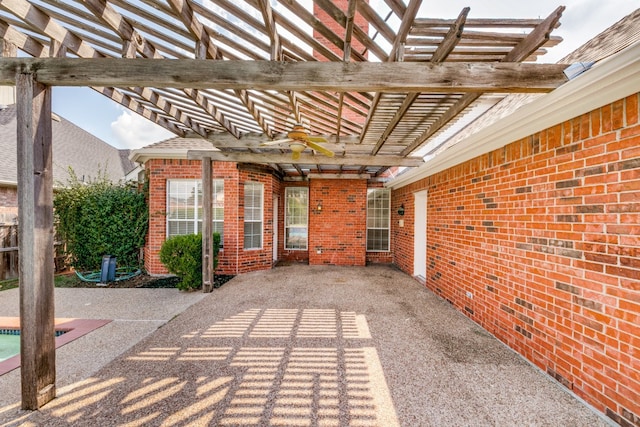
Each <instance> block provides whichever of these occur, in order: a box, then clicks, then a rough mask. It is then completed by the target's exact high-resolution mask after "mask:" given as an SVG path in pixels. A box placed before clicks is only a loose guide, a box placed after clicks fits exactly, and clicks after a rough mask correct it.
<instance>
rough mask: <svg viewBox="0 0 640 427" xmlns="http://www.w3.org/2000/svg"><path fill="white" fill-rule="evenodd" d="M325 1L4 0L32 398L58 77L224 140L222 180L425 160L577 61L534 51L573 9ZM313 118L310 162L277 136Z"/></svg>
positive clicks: (48, 382) (41, 389)
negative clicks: (554, 59) (500, 10)
mask: <svg viewBox="0 0 640 427" xmlns="http://www.w3.org/2000/svg"><path fill="white" fill-rule="evenodd" d="M307 3H309V4H307ZM310 3H311V2H303V1H295V0H289V1H280V2H278V3H277V5H275V6H274V3H273V2H271V1H269V0H245V1H229V0H202V1H195V0H134V1H125V0H64V1H60V0H0V42H2V58H0V85H16V86H17V101H18V113H17V114H18V117H17V120H18V153H19V156H18V161H19V163H20V164H19V171H20V172H19V177H18V186H19V206H20V217H19V221H20V283H21V286H20V292H21V324H22V344H23V345H22V353H21V354H22V356H21V357H22V369H21V370H22V379H23V383H22V399H23V401H22V406H23V408H25V409H37V408H39V407H40V406H42V405H43V404H45V403H46V402H48V401H49V400H51V399H52V398H53V397H55V356H54V347H55V346H54V327H53V324H54V323H53V322H54V313H53V265H52V263H50V262H49V260H51V259H53V233H52V230H53V211H52V184H53V182H52V177H51V119H50V118H51V91H50V88H51V87H52V86H84V87H91V88H93V89H94V90H96V91H98V92H100V93H102V94H103V95H105V96H107V97H108V98H111V99H112V100H113V101H115V102H117V103H119V104H121V105H123V106H124V107H126V108H128V109H130V110H132V111H135V112H137V113H138V114H140V115H142V116H144V117H146V118H147V119H149V120H151V121H153V122H154V123H156V124H158V125H160V126H162V127H164V128H166V129H167V130H169V131H171V132H173V133H174V134H175V135H177V136H181V137H190V136H195V137H198V138H204V139H206V140H209V141H210V142H211V149H210V150H205V151H198V152H191V153H190V157H191V158H194V159H202V160H203V162H202V164H203V182H205V183H206V182H209V183H210V182H211V180H210V179H207V176H209V177H210V174H211V162H212V161H234V162H245V163H261V164H268V165H270V166H271V167H272V168H273V169H275V170H276V171H278V173H279V174H281V175H282V176H285V177H291V178H294V179H295V178H300V177H304V176H306V175H308V174H310V173H323V174H331V175H336V176H345V175H351V176H353V174H356V175H358V176H366V177H379V176H381V175H382V174H384V173H385V171H387V170H388V169H389V168H391V167H400V166H409V167H411V166H417V165H419V164H421V163H422V157H421V155H420V154H422V155H424V147H425V146H426V144H428V143H429V142H430V141H431V140H432V139H433V138H434V137H436V136H438V135H439V134H440V133H441V132H443V131H444V130H446V129H448V128H449V127H450V126H455V125H456V123H457V122H458V120H459V119H460V118H461V117H463V116H464V115H465V114H466V113H467V112H468V111H469V110H470V109H471V108H473V107H474V105H475V103H477V102H480V101H482V100H483V97H484V96H485V95H490V99H491V100H492V102H497V100H499V99H500V97H503V96H506V94H509V93H514V92H525V93H534V92H537V93H544V92H550V91H552V90H553V89H555V88H556V87H558V86H559V85H561V84H562V83H564V82H565V81H566V78H565V76H564V75H563V73H562V71H563V70H564V69H565V68H566V65H556V64H539V63H525V62H530V61H534V60H536V59H537V58H538V56H540V55H542V54H544V53H545V48H547V47H550V46H553V45H555V44H557V43H558V42H559V41H560V38H558V37H554V36H551V32H552V31H553V29H555V28H556V27H558V25H559V19H560V16H561V14H562V11H563V10H564V7H558V8H557V9H556V10H555V11H553V12H552V13H551V14H550V15H549V16H548V17H547V18H544V19H474V18H470V17H468V15H469V13H470V10H469V8H464V9H463V10H462V11H461V12H460V14H459V15H458V16H457V17H453V18H452V19H432V18H428V17H421V12H420V6H421V3H422V2H421V1H420V0H409V1H408V4H406V5H405V4H404V3H403V2H401V1H399V0H384V1H382V0H381V1H378V2H377V3H376V5H372V3H373V2H372V1H366V0H348V1H347V0H343V1H331V0H316V1H314V2H313V4H312V9H310V8H309V6H310ZM18 51H20V52H23V53H25V54H26V55H27V56H29V57H18ZM301 121H303V122H304V123H306V124H307V126H308V127H309V131H310V132H311V133H313V134H318V135H322V136H323V137H324V138H325V139H326V140H327V141H328V142H327V143H325V144H323V146H325V147H326V148H328V149H330V150H332V151H334V152H335V156H334V157H327V156H325V155H323V154H321V153H316V152H313V151H311V152H305V153H303V154H302V155H301V156H300V158H298V159H296V160H294V159H292V156H291V153H290V151H289V149H288V147H286V146H284V145H270V146H267V147H265V146H262V145H261V143H263V142H265V141H270V140H273V139H276V138H283V137H285V135H286V133H287V132H288V131H289V130H290V129H291V127H292V126H293V124H294V123H296V122H301ZM417 154H418V155H417ZM204 194H205V195H206V194H207V189H206V188H205V189H204ZM204 205H205V207H206V206H208V207H209V209H206V208H205V218H204V221H203V224H205V226H206V225H207V224H210V223H211V221H207V215H211V209H210V205H211V203H210V200H209V203H207V200H205V202H204ZM207 211H208V212H207ZM209 218H211V216H209ZM203 234H204V235H208V234H211V233H207V230H206V229H205V230H204V233H203ZM207 240H208V241H207ZM210 240H211V239H205V243H204V256H205V257H206V258H207V259H209V258H208V254H210V253H211V242H210ZM209 261H211V260H210V259H209ZM206 277H207V276H205V281H206Z"/></svg>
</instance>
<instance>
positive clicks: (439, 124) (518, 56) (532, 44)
mask: <svg viewBox="0 0 640 427" xmlns="http://www.w3.org/2000/svg"><path fill="white" fill-rule="evenodd" d="M564 9H565V7H564V6H559V7H558V8H556V10H554V11H553V12H552V13H551V14H550V15H549V16H548V17H547V18H546V19H545V20H544V21H542V23H540V24H539V25H538V27H536V29H535V30H533V31H532V32H531V33H529V34H528V35H527V37H525V38H524V39H523V40H522V41H520V43H518V44H517V45H516V46H515V47H514V48H513V49H512V50H511V52H509V53H508V54H507V55H506V56H505V58H504V62H501V64H504V63H509V64H512V63H514V62H507V61H522V60H524V59H525V58H527V57H528V56H529V55H530V54H531V52H535V51H536V50H537V49H538V48H539V47H540V46H542V45H543V44H544V43H545V42H546V41H547V40H549V37H550V34H551V30H552V29H553V28H555V27H556V26H557V25H558V23H559V22H560V17H561V16H562V12H563V11H564ZM480 95H481V94H480V93H466V94H464V96H463V97H462V98H460V100H459V101H458V102H457V103H456V105H454V106H453V107H451V109H450V110H449V111H447V113H445V114H443V115H442V116H441V117H440V118H439V119H438V120H437V121H436V123H434V124H433V125H432V126H429V128H427V129H426V130H425V131H424V132H422V134H421V135H420V136H419V137H418V138H416V139H415V140H414V141H413V142H411V143H410V144H409V145H408V146H407V147H406V148H405V149H404V150H402V152H401V153H400V155H408V154H410V153H412V152H414V151H415V150H417V149H418V148H420V147H421V146H422V145H423V144H424V143H425V142H426V141H427V140H428V139H429V138H431V137H432V136H433V135H435V134H436V133H437V132H438V131H439V130H440V129H442V128H443V127H444V126H446V124H447V123H449V122H450V121H451V120H452V119H453V118H454V117H456V116H457V115H458V114H460V113H461V112H462V111H463V110H464V109H465V108H467V107H468V106H469V105H471V104H472V103H473V102H474V101H475V100H477V99H478V98H479V97H480ZM437 148H438V147H436V149H437ZM434 150H435V149H434ZM434 150H431V151H430V152H429V154H431V153H433V152H434Z"/></svg>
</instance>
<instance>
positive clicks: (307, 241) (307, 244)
mask: <svg viewBox="0 0 640 427" xmlns="http://www.w3.org/2000/svg"><path fill="white" fill-rule="evenodd" d="M290 190H291V191H293V190H296V191H300V190H305V191H306V193H307V218H306V219H307V222H306V224H305V226H306V229H307V239H306V242H305V246H304V248H290V247H288V246H287V244H288V243H289V241H288V239H287V229H288V228H290V227H289V226H287V202H288V200H289V199H288V197H287V196H288V194H287V193H289V191H290ZM298 227H299V226H298ZM284 249H285V250H287V251H308V250H309V188H308V187H287V188H285V189H284Z"/></svg>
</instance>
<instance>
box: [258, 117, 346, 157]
mask: <svg viewBox="0 0 640 427" xmlns="http://www.w3.org/2000/svg"><path fill="white" fill-rule="evenodd" d="M317 142H328V141H327V140H326V139H324V138H322V137H319V136H311V135H309V132H308V131H307V129H306V128H305V127H304V125H303V124H302V123H295V124H294V125H293V128H292V129H291V130H290V131H289V132H288V133H287V137H286V138H284V139H276V140H274V141H268V142H263V143H262V144H260V145H261V146H268V145H277V144H289V149H290V150H291V152H292V153H291V154H292V156H291V157H292V159H293V160H298V159H299V158H300V153H302V152H303V151H304V150H306V149H307V148H310V149H312V150H314V151H317V152H318V153H322V154H324V155H325V156H328V157H333V156H334V155H335V154H334V152H333V151H331V150H329V149H327V148H324V147H323V146H321V145H319V144H317Z"/></svg>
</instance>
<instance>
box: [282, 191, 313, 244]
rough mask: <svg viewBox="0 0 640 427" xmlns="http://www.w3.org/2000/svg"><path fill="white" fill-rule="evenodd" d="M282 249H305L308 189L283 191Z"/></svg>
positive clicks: (307, 225) (307, 220)
mask: <svg viewBox="0 0 640 427" xmlns="http://www.w3.org/2000/svg"><path fill="white" fill-rule="evenodd" d="M284 199H285V214H284V215H285V216H284V233H285V234H284V245H285V246H284V247H285V249H302V250H306V249H307V234H308V232H307V230H308V227H309V189H308V188H296V187H289V188H286V189H285V190H284Z"/></svg>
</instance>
